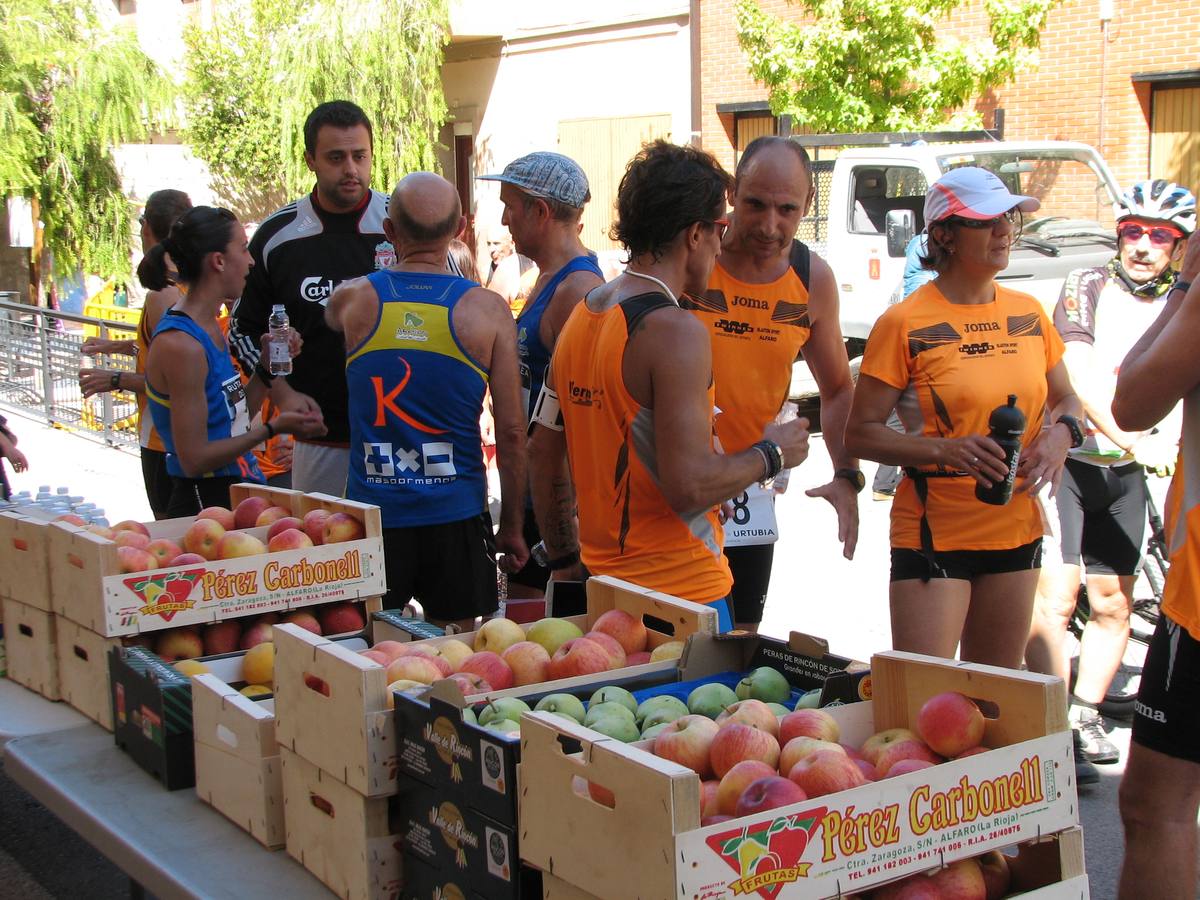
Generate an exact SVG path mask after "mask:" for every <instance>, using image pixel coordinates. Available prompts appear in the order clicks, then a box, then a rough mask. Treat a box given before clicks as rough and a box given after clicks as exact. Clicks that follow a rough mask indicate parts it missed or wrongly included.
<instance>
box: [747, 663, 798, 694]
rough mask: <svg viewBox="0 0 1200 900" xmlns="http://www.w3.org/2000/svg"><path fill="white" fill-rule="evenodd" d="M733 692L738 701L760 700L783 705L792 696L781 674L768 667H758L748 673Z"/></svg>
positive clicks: (789, 686)
mask: <svg viewBox="0 0 1200 900" xmlns="http://www.w3.org/2000/svg"><path fill="white" fill-rule="evenodd" d="M734 690H735V693H737V696H738V699H739V700H761V701H762V702H763V703H783V702H784V701H786V700H787V699H788V698H789V697H791V696H792V686H791V685H790V684H789V683H788V680H787V679H786V678H784V677H783V673H782V672H780V671H779V670H778V669H772V668H771V667H770V666H759V667H758V668H757V669H753V670H752V671H750V672H748V673H747V674H746V676H745V677H744V678H743V679H742V680H741V681H739V682H738V683H737V687H736V688H735V689H734Z"/></svg>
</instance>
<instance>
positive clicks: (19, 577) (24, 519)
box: [0, 510, 54, 612]
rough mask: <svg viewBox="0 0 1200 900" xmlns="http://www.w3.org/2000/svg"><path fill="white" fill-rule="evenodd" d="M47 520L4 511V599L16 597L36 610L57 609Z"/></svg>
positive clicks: (0, 546)
mask: <svg viewBox="0 0 1200 900" xmlns="http://www.w3.org/2000/svg"><path fill="white" fill-rule="evenodd" d="M49 526H50V523H49V522H48V521H47V520H45V519H39V518H34V517H32V516H25V515H21V514H20V513H18V512H14V511H11V510H10V511H6V512H2V513H0V600H16V601H17V602H18V603H23V604H24V605H26V606H31V607H33V608H34V609H40V610H43V611H44V612H53V611H54V606H53V602H52V596H53V595H52V593H51V590H50V554H49V550H48V541H47V536H48V534H49V530H50V529H49Z"/></svg>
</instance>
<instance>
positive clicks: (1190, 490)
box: [1162, 388, 1200, 641]
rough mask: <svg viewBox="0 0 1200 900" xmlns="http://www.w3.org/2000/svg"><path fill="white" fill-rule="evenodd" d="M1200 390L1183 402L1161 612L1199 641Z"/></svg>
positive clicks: (1169, 519) (1168, 527) (1171, 497)
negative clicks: (1168, 556)
mask: <svg viewBox="0 0 1200 900" xmlns="http://www.w3.org/2000/svg"><path fill="white" fill-rule="evenodd" d="M1198 448H1200V388H1196V389H1194V390H1193V391H1192V392H1191V393H1190V394H1188V395H1186V396H1185V397H1184V398H1183V437H1182V439H1181V440H1180V442H1179V462H1178V465H1177V466H1176V467H1175V477H1174V479H1173V480H1172V482H1171V491H1170V494H1169V497H1168V503H1167V545H1168V546H1169V547H1170V560H1171V570H1170V571H1169V572H1168V573H1167V586H1166V588H1165V590H1164V592H1163V604H1162V608H1163V612H1164V613H1166V615H1167V617H1168V618H1170V619H1171V621H1173V622H1177V623H1179V624H1180V625H1182V626H1183V627H1184V628H1186V629H1187V632H1188V634H1190V635H1191V636H1192V638H1193V640H1197V641H1200V458H1198V457H1200V453H1198Z"/></svg>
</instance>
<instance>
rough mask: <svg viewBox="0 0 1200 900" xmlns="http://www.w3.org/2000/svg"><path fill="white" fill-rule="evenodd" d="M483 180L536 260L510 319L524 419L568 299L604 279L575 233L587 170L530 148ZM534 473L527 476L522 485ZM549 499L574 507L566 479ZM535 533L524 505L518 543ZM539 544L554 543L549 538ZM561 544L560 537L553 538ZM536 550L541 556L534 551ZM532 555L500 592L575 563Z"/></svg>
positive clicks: (542, 584) (512, 592) (523, 594)
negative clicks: (524, 296) (495, 189)
mask: <svg viewBox="0 0 1200 900" xmlns="http://www.w3.org/2000/svg"><path fill="white" fill-rule="evenodd" d="M481 178H482V180H484V181H499V182H500V201H501V202H502V203H503V204H504V214H503V216H502V217H501V219H500V221H501V222H502V223H503V224H504V225H507V226H508V230H509V233H510V234H511V235H512V239H513V243H514V244H515V245H516V249H517V253H519V254H521V255H523V256H527V257H529V258H530V259H532V260H533V261H534V263H536V264H537V267H538V271H539V274H538V279H537V282H536V283H535V284H534V286H533V289H532V290H531V291H530V293H529V296H530V300H529V301H528V302H526V304H525V306H524V308H523V309H522V310H521V313H520V315H519V316H518V318H517V352H518V354H519V355H520V359H521V391H522V399H523V400H524V401H525V412H526V417H527V419H528V418H530V417H532V415H533V404H534V403H535V402H536V401H537V398H538V395H539V394H540V393H541V390H542V382H543V381H544V380H545V377H546V367H547V366H548V365H549V364H550V356H551V354H552V353H553V352H554V342H555V341H556V340H557V339H558V334H559V332H560V331H562V327H563V325H565V324H566V321H567V317H568V316H570V315H571V311H572V310H573V309H575V305H576V304H577V303H579V301H580V300H582V299H583V297H584V295H585V294H587V292H588V291H590V290H592V288H594V287H596V286H598V285H601V284H603V283H604V276H603V275H602V274H601V271H600V266H599V264H598V263H597V261H596V255H595V254H594V253H592V252H591V251H590V250H588V249H587V248H586V247H585V246H584V245H583V243H582V241H580V239H579V231H580V227H579V220H580V217H581V216H582V215H583V207H584V205H585V204H586V203H587V202H588V201H589V200H590V199H591V198H592V194H591V191H590V190H589V189H588V180H587V175H585V174H584V172H583V169H581V168H580V167H579V164H578V163H576V162H575V161H574V160H573V159H570V158H569V157H566V156H563V155H562V154H561V153H551V152H549V151H538V152H536V153H529V154H527V155H525V156H522V157H520V158H519V159H515V160H513V161H512V162H510V163H509V164H508V165H507V166H505V167H504V171H503V172H501V173H500V174H499V175H483V176H481ZM533 481H534V479H533V478H532V477H531V478H530V483H533ZM552 487H553V490H554V492H555V493H554V500H555V503H557V504H569V505H571V506H572V507H573V506H574V498H573V495H572V492H571V485H570V479H563V483H562V484H558V483H557V482H556V483H555V484H553V485H552ZM541 537H542V536H541V535H540V534H539V532H538V526H537V523H536V522H535V521H534V518H533V509H532V504H529V505H527V508H526V511H525V543H526V545H527V546H528V547H531V548H532V547H534V546H535V545H536V544H537V543H538V542H539V540H540V539H541ZM547 537H549V538H550V540H548V541H547V544H548V545H550V546H555V545H556V542H555V541H554V539H553V538H554V536H553V535H549V536H547ZM559 543H560V544H561V542H559ZM539 555H541V554H539ZM542 559H543V560H544V562H545V563H546V565H542V564H541V563H539V562H538V561H537V560H535V558H534V556H532V555H531V556H530V558H529V562H528V564H526V566H525V567H524V568H523V569H521V571H519V572H516V573H514V574H512V575H509V577H508V596H510V597H513V598H530V597H540V596H542V595H543V594H544V592H545V589H546V582H547V580H548V579H549V577H550V571H551V570H561V571H562V572H563V574H568V573H573V572H575V570H576V569H577V568H578V562H579V561H578V556H577V555H572V556H570V557H565V558H562V559H556V558H548V557H546V556H544V555H543V556H542Z"/></svg>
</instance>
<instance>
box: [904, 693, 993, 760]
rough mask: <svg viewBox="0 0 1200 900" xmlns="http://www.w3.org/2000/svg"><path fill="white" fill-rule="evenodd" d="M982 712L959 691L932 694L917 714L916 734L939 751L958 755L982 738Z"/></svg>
mask: <svg viewBox="0 0 1200 900" xmlns="http://www.w3.org/2000/svg"><path fill="white" fill-rule="evenodd" d="M983 726H984V722H983V713H982V712H980V711H979V707H978V706H976V705H975V701H974V700H972V699H971V698H970V697H968V696H966V695H965V694H960V693H958V692H957V691H947V692H946V693H944V694H937V695H935V696H933V697H930V698H929V699H928V700H926V701H925V703H924V705H922V706H921V710H920V712H918V713H917V734H919V735H920V736H921V738H922V739H923V740H924V741H925V743H926V744H928V745H929V747H930V749H932V750H933V751H934V752H936V753H940V754H941V755H942V756H958V754H960V753H962V752H963V751H964V750H969V749H971V748H972V747H977V746H979V743H980V741H982V740H983Z"/></svg>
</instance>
